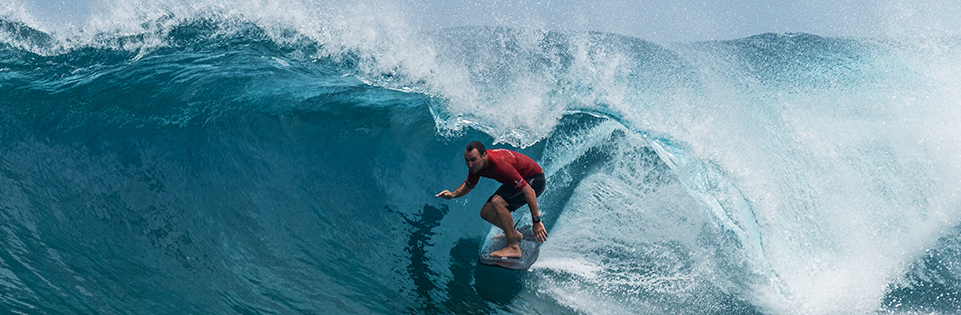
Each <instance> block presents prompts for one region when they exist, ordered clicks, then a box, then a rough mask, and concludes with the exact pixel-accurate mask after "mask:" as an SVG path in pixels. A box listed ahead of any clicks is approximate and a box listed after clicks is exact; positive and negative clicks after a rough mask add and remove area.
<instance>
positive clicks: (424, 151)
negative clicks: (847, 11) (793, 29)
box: [0, 7, 961, 314]
mask: <svg viewBox="0 0 961 315" xmlns="http://www.w3.org/2000/svg"><path fill="white" fill-rule="evenodd" d="M118 10H119V11H120V12H121V13H123V12H126V13H127V14H126V15H122V16H123V17H125V18H124V19H119V20H115V21H110V22H106V21H100V22H96V21H94V22H92V23H90V24H89V25H90V27H89V28H83V29H57V30H51V29H44V28H43V27H41V26H39V23H34V22H32V20H31V19H29V18H25V17H24V16H23V15H18V14H13V13H9V14H6V15H0V312H3V313H11V314H951V313H959V312H961V293H959V292H961V153H959V152H961V143H959V140H961V127H959V122H961V75H959V74H961V37H952V36H917V37H912V36H905V37H903V38H830V37H822V36H817V35H812V34H773V33H772V34H757V35H755V36H750V37H745V38H740V39H734V40H716V41H700V42H666V43H655V42H650V41H646V40H644V39H642V38H635V37H629V36H623V35H617V34H610V33H597V32H562V31H550V30H543V29H538V28H525V27H488V26H475V27H461V28H450V29H431V30H422V29H417V28H413V27H405V25H406V24H404V23H402V22H397V21H392V20H389V19H387V20H385V19H378V18H375V17H371V16H364V15H358V14H353V12H352V11H336V12H329V13H328V14H316V15H307V14H301V15H298V14H293V13H294V12H290V11H281V12H279V13H278V12H277V11H276V10H274V11H272V10H248V11H242V10H239V9H237V10H232V9H230V8H220V9H216V8H213V9H211V8H204V9H190V8H189V7H188V8H186V9H183V10H180V11H176V10H174V11H163V10H156V11H151V10H145V11H137V10H131V11H123V10H124V8H118ZM238 12H240V13H238ZM244 12H246V13H244ZM471 140H480V141H482V142H484V143H485V144H487V145H488V147H489V148H509V149H513V150H518V151H519V152H522V153H524V154H527V155H529V156H531V157H533V158H534V159H535V160H536V161H538V162H539V163H540V164H541V165H542V166H543V167H544V170H545V173H546V175H547V177H548V185H547V186H548V188H547V189H546V191H545V193H544V194H543V195H542V196H541V197H540V199H539V203H540V211H541V213H542V217H543V220H544V222H545V226H546V227H547V230H548V232H549V233H550V237H549V239H548V241H547V242H546V243H545V244H544V245H543V246H542V247H541V252H540V258H539V260H538V261H537V263H536V264H534V266H533V267H532V268H531V269H530V270H528V271H510V270H505V269H500V268H495V267H488V266H483V265H479V264H478V263H477V254H478V253H479V251H480V247H481V245H482V244H483V241H484V239H485V237H486V236H487V235H488V234H489V233H494V232H496V231H493V230H492V228H491V226H490V225H489V224H487V223H486V222H484V221H483V220H482V219H481V218H480V216H479V210H480V207H481V205H482V203H483V202H484V201H485V200H486V198H487V197H488V196H489V194H490V193H492V192H493V191H494V190H495V189H496V187H497V184H496V183H495V182H494V181H492V180H482V182H481V184H480V185H478V187H477V188H476V189H475V190H474V192H472V193H471V194H469V195H467V196H466V197H464V198H460V199H455V200H451V201H445V200H441V199H439V198H434V194H436V193H437V192H439V191H441V190H444V189H454V188H456V187H457V186H458V185H459V184H460V183H461V182H462V181H463V180H464V179H465V178H466V175H467V167H466V166H465V164H464V160H463V148H464V146H465V145H466V144H467V143H468V142H469V141H471ZM516 213H517V214H520V215H519V216H517V217H516V218H515V219H519V220H521V222H522V223H523V222H529V220H530V219H529V213H527V210H526V208H522V209H521V210H519V211H518V212H516Z"/></svg>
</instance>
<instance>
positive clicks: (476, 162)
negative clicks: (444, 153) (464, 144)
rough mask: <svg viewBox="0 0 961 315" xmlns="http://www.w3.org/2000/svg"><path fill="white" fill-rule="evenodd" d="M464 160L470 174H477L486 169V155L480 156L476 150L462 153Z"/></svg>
mask: <svg viewBox="0 0 961 315" xmlns="http://www.w3.org/2000/svg"><path fill="white" fill-rule="evenodd" d="M464 160H465V161H467V168H468V169H470V172H471V173H477V172H480V171H482V170H483V169H485V168H487V154H486V152H485V154H484V155H481V154H480V153H478V152H477V149H473V150H470V151H464Z"/></svg>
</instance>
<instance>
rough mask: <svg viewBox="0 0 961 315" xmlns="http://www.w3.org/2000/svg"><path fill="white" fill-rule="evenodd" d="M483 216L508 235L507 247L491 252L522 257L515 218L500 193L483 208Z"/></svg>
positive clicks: (493, 254) (498, 255)
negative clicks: (515, 228)
mask: <svg viewBox="0 0 961 315" xmlns="http://www.w3.org/2000/svg"><path fill="white" fill-rule="evenodd" d="M481 218H484V220H485V221H487V222H490V223H491V224H493V225H494V226H497V227H498V228H500V229H501V230H503V231H504V236H506V237H507V247H504V249H501V250H499V251H496V252H493V253H491V256H495V257H521V247H520V246H519V245H517V238H518V236H520V235H517V231H515V230H514V218H513V216H511V212H510V210H507V202H506V201H504V198H501V196H499V195H494V197H493V198H491V201H490V202H488V203H485V204H484V207H483V208H481Z"/></svg>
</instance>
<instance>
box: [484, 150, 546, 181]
mask: <svg viewBox="0 0 961 315" xmlns="http://www.w3.org/2000/svg"><path fill="white" fill-rule="evenodd" d="M543 172H544V171H543V170H541V166H540V165H537V162H534V160H533V159H531V158H529V157H527V156H526V155H523V154H520V153H517V152H514V151H511V150H505V149H493V150H487V168H486V169H484V170H482V171H480V172H478V173H476V174H467V180H466V181H465V183H467V185H468V186H472V187H473V186H474V185H477V181H479V180H480V177H481V176H484V177H487V178H493V179H495V180H497V181H498V182H501V183H503V184H505V185H512V186H514V190H516V191H521V189H524V186H527V182H526V181H524V179H525V178H531V177H534V175H537V174H540V173H543Z"/></svg>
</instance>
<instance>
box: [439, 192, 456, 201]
mask: <svg viewBox="0 0 961 315" xmlns="http://www.w3.org/2000/svg"><path fill="white" fill-rule="evenodd" d="M434 197H441V198H444V199H447V200H451V199H453V198H454V193H452V192H450V191H449V190H444V191H442V192H440V193H439V194H437V195H434Z"/></svg>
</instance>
